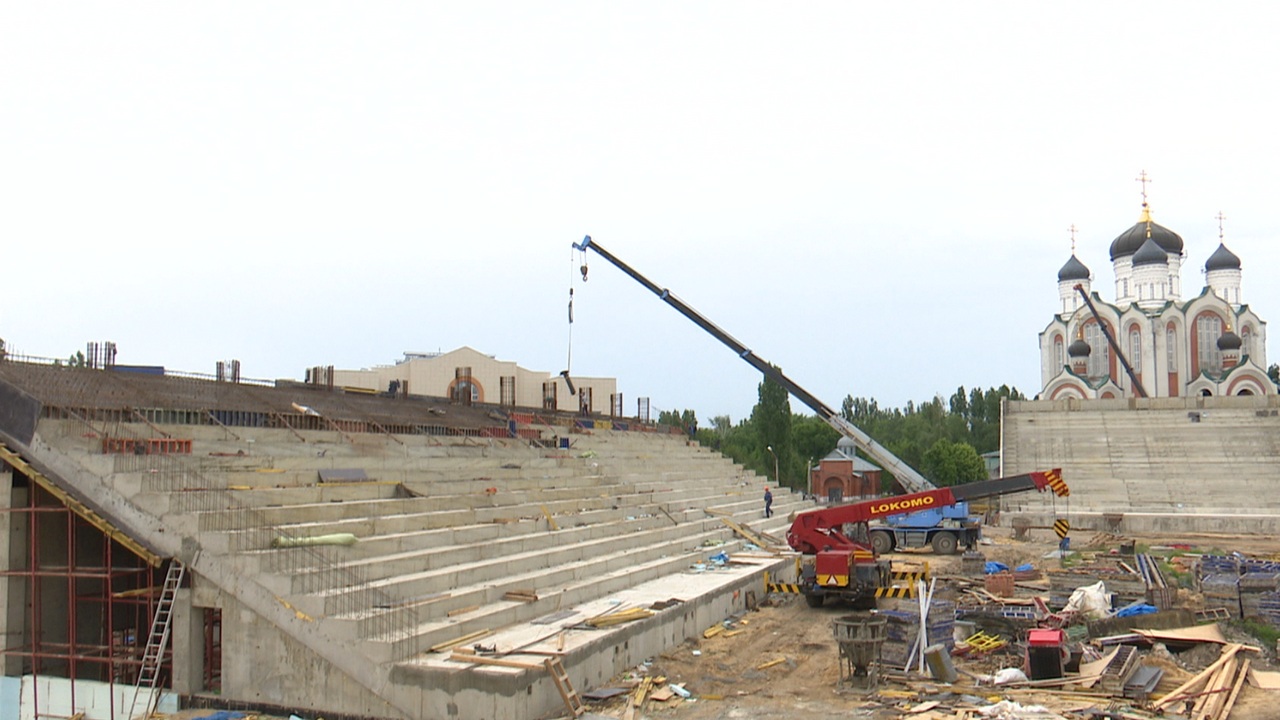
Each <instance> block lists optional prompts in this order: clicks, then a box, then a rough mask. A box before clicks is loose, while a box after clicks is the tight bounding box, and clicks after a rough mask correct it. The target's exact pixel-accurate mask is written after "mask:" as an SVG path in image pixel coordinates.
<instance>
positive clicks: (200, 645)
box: [169, 588, 205, 695]
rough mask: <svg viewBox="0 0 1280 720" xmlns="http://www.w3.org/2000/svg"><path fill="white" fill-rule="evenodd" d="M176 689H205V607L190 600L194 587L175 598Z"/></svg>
mask: <svg viewBox="0 0 1280 720" xmlns="http://www.w3.org/2000/svg"><path fill="white" fill-rule="evenodd" d="M169 637H170V639H171V640H172V641H173V691H174V692H175V693H178V694H179V695H193V694H196V693H198V692H200V691H202V690H204V689H205V688H204V608H198V607H195V606H193V605H192V604H191V590H190V589H189V588H184V589H181V590H179V591H178V594H177V596H176V597H175V598H174V599H173V627H172V628H171V629H170V631H169Z"/></svg>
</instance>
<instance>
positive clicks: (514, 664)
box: [448, 652, 542, 670]
mask: <svg viewBox="0 0 1280 720" xmlns="http://www.w3.org/2000/svg"><path fill="white" fill-rule="evenodd" d="M448 659H449V660H451V661H452V662H460V663H469V664H472V665H496V666H498V667H509V668H517V669H520V670H541V669H542V666H541V665H535V664H533V663H522V662H518V661H516V660H504V659H503V658H495V657H485V656H484V655H469V654H467V653H458V652H455V653H453V654H452V655H450V656H449V657H448Z"/></svg>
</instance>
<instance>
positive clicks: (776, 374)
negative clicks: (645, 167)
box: [573, 235, 936, 493]
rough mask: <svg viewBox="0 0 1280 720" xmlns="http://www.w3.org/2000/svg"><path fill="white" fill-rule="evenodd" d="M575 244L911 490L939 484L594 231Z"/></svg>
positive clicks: (576, 247)
mask: <svg viewBox="0 0 1280 720" xmlns="http://www.w3.org/2000/svg"><path fill="white" fill-rule="evenodd" d="M573 247H574V248H575V249H578V250H582V251H586V250H594V251H595V252H596V254H598V255H599V256H600V257H602V258H604V259H605V260H608V261H609V262H610V263H612V264H613V265H614V266H615V267H617V268H618V269H619V270H621V271H622V272H624V273H626V274H627V275H630V276H631V278H632V279H633V280H635V281H636V282H638V283H640V284H641V285H643V286H645V287H646V288H648V289H649V291H650V292H652V293H653V294H654V295H657V296H658V297H659V298H661V299H662V301H663V302H665V303H667V304H668V305H670V306H671V307H673V308H675V309H676V310H677V311H678V312H679V313H680V314H681V315H684V316H685V317H686V318H688V319H689V320H691V321H692V322H693V324H695V325H697V326H698V327H700V328H702V329H703V330H706V331H707V332H708V333H710V334H711V336H712V337H714V338H715V339H717V340H719V341H720V342H722V343H724V344H725V345H727V346H728V347H729V349H730V350H732V351H733V352H734V353H736V354H737V355H738V357H740V358H742V359H743V360H744V361H745V362H746V363H747V364H748V365H750V366H751V367H753V368H755V369H756V370H759V371H760V372H761V373H763V374H764V376H765V377H767V378H769V379H770V380H772V381H774V382H776V383H778V384H779V385H781V386H782V387H783V388H785V389H786V391H787V392H789V393H791V394H792V395H794V396H795V398H796V399H797V400H799V401H800V402H802V403H804V404H805V405H807V406H809V409H811V410H813V411H814V412H815V413H817V415H818V417H820V418H822V419H823V420H824V421H826V423H827V424H828V425H830V426H831V427H833V428H835V430H836V432H839V433H840V434H841V435H844V436H845V437H847V438H849V439H850V440H853V442H854V444H856V445H857V446H858V449H859V450H861V451H863V452H864V453H866V454H867V456H868V457H870V458H871V459H872V460H875V461H876V462H877V463H879V464H880V466H881V467H882V468H884V469H886V470H888V471H889V472H890V473H892V474H893V476H894V477H895V478H897V480H898V482H899V483H900V484H901V485H902V487H903V488H904V489H905V490H906V491H907V492H912V493H915V492H924V491H926V490H933V489H935V488H936V486H935V485H934V484H933V483H931V482H929V481H928V480H927V479H925V477H924V476H923V475H921V474H920V473H918V472H916V471H915V469H914V468H912V467H911V466H910V465H907V464H906V463H905V462H903V461H902V460H900V459H898V457H897V456H896V455H894V454H893V453H891V452H889V451H888V450H886V449H885V448H884V446H882V445H880V443H878V442H876V441H875V440H872V439H871V436H870V435H867V434H866V433H864V432H862V431H861V430H859V429H858V428H857V427H856V426H855V425H853V424H852V423H850V422H849V421H847V420H845V419H844V418H843V417H841V416H840V415H839V414H838V413H836V412H835V411H834V410H832V409H831V408H830V407H828V406H827V404H826V403H824V402H822V401H821V400H819V399H818V398H816V397H814V396H813V394H812V393H810V392H809V391H808V390H805V389H804V388H802V387H800V386H799V385H797V384H796V382H795V381H794V380H792V379H791V378H789V377H787V376H786V375H784V374H783V373H782V371H781V370H779V369H778V368H776V367H774V366H773V365H771V364H769V363H768V362H766V361H765V360H764V359H763V358H761V357H760V356H758V355H756V354H755V353H754V352H752V351H751V350H750V349H748V348H747V346H745V345H743V344H742V343H741V342H738V340H737V339H735V338H734V337H733V336H732V335H730V334H729V333H727V332H725V331H724V330H721V329H720V328H719V326H717V325H716V324H715V323H713V322H711V321H710V320H708V319H707V318H705V317H703V315H702V314H701V313H699V312H698V311H697V310H694V309H693V308H691V307H689V306H688V305H687V304H686V303H685V302H684V301H683V300H681V299H680V298H678V297H676V296H675V294H674V293H672V292H671V291H670V290H668V289H666V288H662V287H658V286H657V285H655V284H654V283H653V282H652V281H650V280H649V278H647V277H645V276H644V275H641V274H640V273H639V272H637V271H636V270H635V269H634V268H632V267H631V266H630V265H628V264H626V263H625V262H623V261H622V260H619V259H618V258H617V257H616V256H615V255H614V254H613V253H611V252H609V251H608V250H606V249H604V248H603V247H601V246H600V244H599V243H597V242H595V241H593V240H592V239H591V236H590V235H587V236H586V237H584V238H583V239H582V242H581V243H574V244H573Z"/></svg>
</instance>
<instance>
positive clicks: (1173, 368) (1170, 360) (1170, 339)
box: [1164, 325, 1178, 373]
mask: <svg viewBox="0 0 1280 720" xmlns="http://www.w3.org/2000/svg"><path fill="white" fill-rule="evenodd" d="M1164 359H1165V362H1166V363H1167V364H1168V365H1169V372H1171V373H1175V372H1178V331H1177V330H1174V329H1173V326H1172V325H1170V326H1169V327H1167V328H1165V331H1164Z"/></svg>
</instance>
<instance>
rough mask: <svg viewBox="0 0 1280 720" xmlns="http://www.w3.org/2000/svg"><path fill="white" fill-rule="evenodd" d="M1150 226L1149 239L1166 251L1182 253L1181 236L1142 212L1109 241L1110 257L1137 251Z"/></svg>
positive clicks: (1122, 255) (1119, 256)
mask: <svg viewBox="0 0 1280 720" xmlns="http://www.w3.org/2000/svg"><path fill="white" fill-rule="evenodd" d="M1148 227H1150V228H1151V239H1152V240H1155V241H1156V244H1157V245H1159V246H1160V247H1161V248H1163V249H1164V251H1165V252H1167V253H1173V254H1175V255H1181V254H1182V237H1181V236H1180V235H1178V233H1176V232H1174V231H1172V230H1170V229H1169V228H1167V227H1164V226H1163V225H1157V224H1156V223H1154V222H1151V220H1150V216H1149V215H1147V214H1146V212H1145V211H1144V212H1143V216H1142V219H1141V220H1139V221H1138V222H1137V223H1136V224H1135V225H1134V226H1133V227H1131V228H1129V229H1128V230H1125V231H1124V232H1122V233H1120V235H1119V237H1117V238H1116V239H1115V240H1112V241H1111V259H1112V260H1113V261H1114V260H1115V259H1116V258H1122V257H1126V256H1128V255H1132V254H1134V253H1136V252H1138V249H1139V248H1141V247H1142V245H1143V243H1145V242H1146V241H1147V228H1148Z"/></svg>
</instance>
